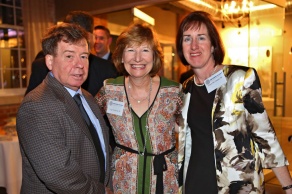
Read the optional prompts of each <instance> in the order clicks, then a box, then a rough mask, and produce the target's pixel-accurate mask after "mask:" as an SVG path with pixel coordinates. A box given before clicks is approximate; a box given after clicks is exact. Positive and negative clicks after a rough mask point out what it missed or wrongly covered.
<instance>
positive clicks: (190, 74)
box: [179, 69, 194, 84]
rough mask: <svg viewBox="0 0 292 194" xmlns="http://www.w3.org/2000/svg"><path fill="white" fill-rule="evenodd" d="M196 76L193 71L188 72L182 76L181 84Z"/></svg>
mask: <svg viewBox="0 0 292 194" xmlns="http://www.w3.org/2000/svg"><path fill="white" fill-rule="evenodd" d="M192 75H194V71H193V70H192V69H189V70H187V71H186V72H184V73H182V74H181V75H180V79H179V83H181V84H183V83H184V82H185V81H186V80H187V79H188V78H190V77H192Z"/></svg>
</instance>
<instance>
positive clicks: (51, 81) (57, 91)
mask: <svg viewBox="0 0 292 194" xmlns="http://www.w3.org/2000/svg"><path fill="white" fill-rule="evenodd" d="M45 82H46V84H47V85H48V86H49V87H51V88H54V89H53V90H52V91H53V92H54V95H55V96H56V98H57V99H59V100H60V101H61V102H63V104H64V107H65V109H66V112H67V114H68V116H70V117H71V118H72V120H73V122H75V123H76V124H77V125H78V126H79V127H80V129H81V130H83V132H84V133H85V134H86V136H87V137H88V138H89V139H90V140H91V141H92V137H91V135H90V132H89V130H88V128H87V125H86V123H85V121H84V119H83V117H82V115H81V113H80V111H79V108H78V106H77V104H76V102H75V101H74V99H73V98H72V97H71V95H70V94H69V92H68V91H67V90H66V89H65V88H64V86H63V85H61V84H60V83H59V82H58V81H57V80H56V79H55V78H54V77H52V76H51V75H50V74H48V75H47V80H45Z"/></svg>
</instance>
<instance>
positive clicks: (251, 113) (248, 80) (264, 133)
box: [243, 68, 288, 168]
mask: <svg viewBox="0 0 292 194" xmlns="http://www.w3.org/2000/svg"><path fill="white" fill-rule="evenodd" d="M261 91H262V89H261V84H260V80H259V77H258V75H257V72H256V70H255V69H253V68H250V69H249V70H248V71H247V72H246V75H245V78H244V83H243V104H244V107H245V109H246V110H247V112H248V114H247V115H248V116H247V122H248V125H249V126H250V128H251V131H252V137H253V140H254V142H255V145H254V146H255V149H256V150H258V151H259V154H260V159H261V162H262V165H263V168H274V167H280V166H285V165H288V160H287V159H286V157H285V155H284V153H283V150H282V148H281V146H280V144H279V141H278V139H277V137H276V133H275V130H274V127H273V125H272V123H271V121H270V119H269V117H268V114H267V112H266V110H265V108H264V105H263V102H262V93H261Z"/></svg>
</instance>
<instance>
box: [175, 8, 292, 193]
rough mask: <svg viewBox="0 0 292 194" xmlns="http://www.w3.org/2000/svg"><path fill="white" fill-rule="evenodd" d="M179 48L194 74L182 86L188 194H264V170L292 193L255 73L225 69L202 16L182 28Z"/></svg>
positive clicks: (212, 32)
mask: <svg viewBox="0 0 292 194" xmlns="http://www.w3.org/2000/svg"><path fill="white" fill-rule="evenodd" d="M176 44H177V50H178V55H179V57H180V59H181V61H182V63H183V64H184V65H190V66H191V68H192V69H193V71H194V75H193V76H192V77H190V78H189V79H188V80H187V81H185V82H184V84H183V89H184V93H185V98H184V107H183V109H182V114H183V119H184V126H182V127H181V129H180V136H179V140H180V144H179V146H180V147H179V151H180V153H179V162H181V163H183V167H182V170H183V171H182V172H183V186H184V187H183V190H184V193H187V194H188V193H206V194H209V193H210V194H212V193H232V194H235V193H242V192H244V193H264V174H263V168H272V169H273V171H274V173H275V174H276V176H277V178H278V179H279V181H280V183H281V184H282V186H283V189H284V190H286V193H292V189H291V188H292V186H291V185H292V180H291V177H290V174H289V171H288V168H287V165H288V161H287V159H286V157H285V155H284V153H283V151H282V149H281V147H280V144H279V142H278V140H277V138H276V135H275V131H274V129H273V126H272V124H271V123H270V120H269V117H268V115H267V112H266V110H265V108H264V106H263V102H262V97H261V85H260V80H259V77H258V75H257V72H256V70H255V69H253V68H249V67H243V66H235V65H229V66H226V65H222V62H223V59H224V54H225V53H224V48H223V44H222V41H221V39H220V36H219V33H218V31H217V29H216V27H215V25H214V23H213V22H212V20H211V17H210V15H209V14H207V13H205V12H202V11H196V12H193V13H190V14H189V15H188V16H187V17H186V18H185V19H184V20H183V21H182V22H181V24H180V27H179V31H178V34H177V42H176Z"/></svg>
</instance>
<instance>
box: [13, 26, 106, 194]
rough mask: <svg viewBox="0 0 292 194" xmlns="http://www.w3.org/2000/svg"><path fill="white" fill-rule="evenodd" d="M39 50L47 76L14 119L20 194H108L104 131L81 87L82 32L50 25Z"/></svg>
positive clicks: (83, 63)
mask: <svg viewBox="0 0 292 194" xmlns="http://www.w3.org/2000/svg"><path fill="white" fill-rule="evenodd" d="M42 48H43V52H44V54H45V60H46V65H47V67H48V69H49V70H50V72H49V73H48V75H47V77H46V78H45V80H44V81H43V82H42V83H41V84H40V85H39V86H38V87H37V88H36V89H35V90H33V91H32V92H30V93H29V94H27V95H26V96H25V98H24V100H23V102H22V104H21V106H20V108H19V111H18V115H17V120H16V125H17V126H16V127H17V132H18V137H19V143H20V149H21V154H22V163H23V165H22V166H23V180H22V187H21V193H29V194H40V193H41V194H46V193H62V194H65V193H70V194H74V193H76V194H83V193H84V194H89V193H97V194H99V193H111V190H110V189H109V185H110V172H109V170H110V167H109V160H110V159H109V158H110V153H109V142H108V141H109V140H108V128H107V126H106V124H105V122H104V120H103V117H102V115H101V112H100V110H99V108H98V106H97V104H96V103H95V101H94V99H93V97H92V96H91V95H90V94H89V93H88V92H87V91H85V90H83V89H81V85H82V83H83V82H84V81H85V80H86V78H87V75H88V66H89V63H88V55H89V47H88V38H87V32H86V31H85V30H84V29H83V28H81V27H79V26H78V25H75V24H67V23H63V24H60V25H56V26H53V27H52V28H50V29H49V31H48V32H47V34H46V35H45V36H44V38H43V40H42ZM75 94H78V95H80V97H81V101H82V104H83V106H84V108H85V110H86V112H87V114H88V116H89V118H90V120H91V122H92V124H93V126H94V128H95V129H96V133H97V135H98V136H97V137H98V138H99V140H100V147H101V148H102V149H101V150H102V151H101V152H102V154H103V157H104V159H105V165H100V163H101V162H100V161H101V160H100V158H101V157H100V154H98V151H97V150H98V149H97V148H96V145H97V144H96V140H97V139H96V138H93V137H92V135H91V132H90V130H89V127H88V125H87V124H86V122H85V121H84V119H83V117H82V115H81V112H80V111H79V108H78V106H77V104H76V103H75V101H74V99H73V96H74V95H75ZM103 161H104V160H103ZM102 168H104V169H102ZM102 172H104V173H102Z"/></svg>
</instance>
